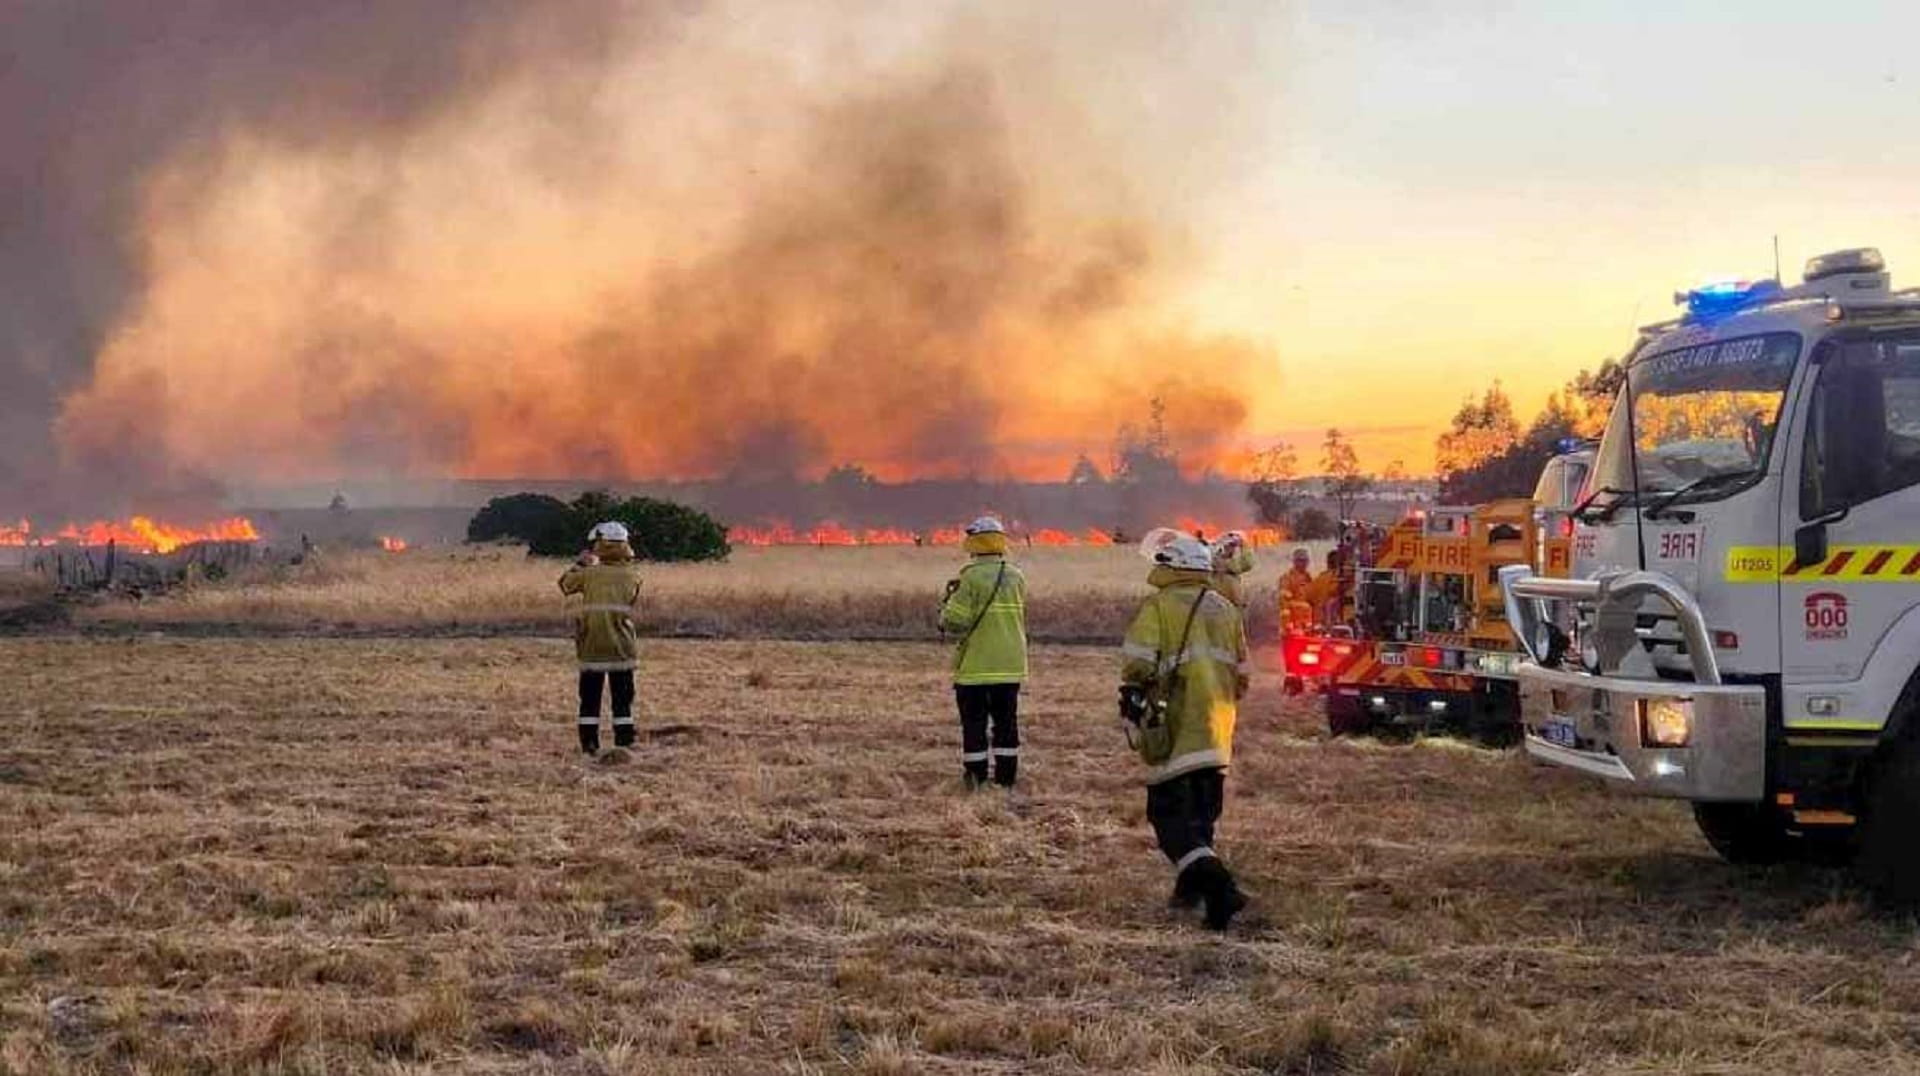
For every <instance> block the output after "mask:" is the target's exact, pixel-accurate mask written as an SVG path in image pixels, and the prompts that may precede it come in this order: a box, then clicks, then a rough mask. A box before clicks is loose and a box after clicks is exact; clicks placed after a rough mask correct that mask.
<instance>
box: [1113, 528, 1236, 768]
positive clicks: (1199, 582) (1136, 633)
mask: <svg viewBox="0 0 1920 1076" xmlns="http://www.w3.org/2000/svg"><path fill="white" fill-rule="evenodd" d="M1210 574H1211V573H1208V572H1202V571H1192V570H1182V569H1177V568H1168V567H1165V566H1161V567H1158V568H1155V569H1154V570H1153V572H1152V574H1151V575H1149V576H1148V577H1147V581H1148V582H1149V583H1151V584H1153V586H1154V593H1153V596H1152V597H1150V598H1148V599H1147V600H1146V601H1145V602H1142V603H1141V605H1140V611H1139V612H1137V613H1135V614H1134V617H1133V624H1132V625H1131V626H1130V627H1128V628H1127V640H1126V643H1125V645H1124V646H1123V647H1122V648H1121V654H1122V665H1121V670H1120V678H1121V680H1122V681H1123V682H1125V683H1128V684H1131V685H1134V686H1136V687H1141V688H1146V687H1148V686H1149V685H1151V684H1152V683H1153V682H1154V680H1155V679H1156V678H1158V677H1172V678H1173V680H1172V690H1171V691H1169V692H1168V695H1167V724H1168V726H1169V728H1170V729H1171V730H1172V732H1173V753H1172V755H1170V756H1169V757H1168V758H1167V760H1166V761H1165V762H1163V763H1160V764H1159V765H1157V766H1154V767H1152V768H1151V769H1149V770H1148V771H1147V783H1148V784H1159V783H1160V782H1162V781H1165V780H1169V779H1171V778H1174V777H1178V776H1180V775H1181V774H1184V773H1191V772H1193V771H1194V770H1204V769H1211V768H1225V767H1226V766H1227V765H1228V764H1229V763H1230V762H1231V761H1232V760H1233V726H1234V721H1235V720H1236V719H1237V717H1238V715H1239V709H1240V699H1241V697H1242V696H1244V695H1245V694H1246V693H1247V683H1248V674H1249V672H1250V662H1249V660H1248V656H1247V635H1246V628H1245V625H1244V624H1243V622H1242V621H1241V619H1240V610H1239V608H1238V607H1236V606H1235V605H1234V604H1233V603H1232V602H1231V601H1228V600H1227V599H1226V598H1225V597H1222V596H1221V595H1220V593H1219V592H1218V591H1216V590H1214V589H1213V588H1212V587H1211V586H1209V585H1208V584H1209V583H1210V582H1211V580H1210V578H1209V576H1210ZM1203 594H1204V596H1203ZM1189 613H1191V614H1193V627H1192V629H1191V630H1188V629H1187V616H1188V614H1189ZM1183 631H1185V632H1186V633H1187V648H1186V650H1185V651H1183V652H1180V653H1175V652H1174V650H1175V648H1177V647H1178V646H1179V645H1180V635H1181V633H1182V632H1183Z"/></svg>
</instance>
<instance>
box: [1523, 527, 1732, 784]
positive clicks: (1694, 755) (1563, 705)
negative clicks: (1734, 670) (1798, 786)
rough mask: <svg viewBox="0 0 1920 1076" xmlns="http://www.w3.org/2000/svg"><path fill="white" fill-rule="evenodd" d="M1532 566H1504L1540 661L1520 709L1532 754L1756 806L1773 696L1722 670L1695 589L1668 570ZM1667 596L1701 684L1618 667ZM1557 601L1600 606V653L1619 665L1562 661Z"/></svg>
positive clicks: (1534, 658)
mask: <svg viewBox="0 0 1920 1076" xmlns="http://www.w3.org/2000/svg"><path fill="white" fill-rule="evenodd" d="M1530 571H1531V570H1530V569H1529V568H1527V567H1526V566H1524V565H1510V566H1508V567H1505V568H1502V569H1501V570H1500V573H1499V580H1500V588H1501V591H1502V593H1503V596H1504V600H1505V603H1506V609H1507V623H1509V624H1510V625H1512V626H1513V629H1514V634H1515V635H1517V636H1518V637H1519V640H1520V645H1521V646H1522V648H1523V649H1524V650H1525V651H1526V654H1527V656H1528V658H1529V659H1530V660H1529V661H1527V662H1524V663H1522V664H1521V666H1520V670H1519V681H1520V715H1521V723H1522V725H1523V727H1524V729H1525V734H1526V736H1525V742H1526V748H1527V753H1528V754H1529V755H1531V756H1532V757H1534V758H1536V759H1538V760H1540V761H1543V762H1548V763H1552V764H1554V765H1559V766H1565V767H1568V768H1570V769H1575V770H1579V771H1581V772H1583V773H1588V774H1592V775H1594V776H1597V777H1603V778H1606V779H1608V780H1611V781H1618V782H1620V783H1622V784H1626V785H1630V786H1632V787H1633V788H1634V789H1635V790H1636V791H1639V792H1643V793H1646V794H1648V795H1655V796H1669V797H1675V798H1679V799H1689V800H1709V801H1728V802H1755V801H1758V800H1760V799H1761V798H1762V797H1763V796H1764V795H1765V793H1766V744H1767V737H1766V729H1767V702H1766V693H1765V691H1764V689H1762V688H1760V687H1759V686H1757V685H1729V684H1727V683H1725V682H1724V681H1723V680H1722V678H1721V675H1720V665H1719V661H1718V660H1717V658H1716V657H1715V655H1714V651H1713V636H1712V633H1711V632H1709V631H1708V630H1707V624H1706V617H1705V615H1704V614H1703V613H1702V612H1701V611H1700V605H1699V603H1698V602H1696V601H1694V599H1693V596H1692V595H1691V594H1689V593H1687V591H1686V590H1685V588H1683V587H1681V586H1680V584H1679V583H1677V582H1676V581H1674V580H1673V579H1671V578H1669V577H1667V576H1665V575H1662V574H1660V573H1658V572H1648V571H1620V572H1608V573H1603V574H1602V575H1600V576H1597V577H1595V578H1593V579H1550V578H1543V577H1539V576H1535V575H1532V574H1530ZM1649 595H1652V596H1655V597H1657V598H1659V599H1660V600H1661V602H1662V603H1664V604H1665V605H1667V606H1668V607H1669V608H1671V609H1672V610H1673V614H1674V616H1675V618H1676V620H1677V621H1678V622H1679V626H1680V632H1681V637H1682V638H1683V639H1684V640H1685V642H1686V649H1687V659H1688V662H1689V663H1690V664H1691V666H1692V671H1693V679H1692V681H1691V682H1688V681H1680V680H1666V679H1658V678H1654V677H1653V676H1652V675H1651V670H1649V675H1648V676H1645V677H1636V676H1626V675H1620V674H1619V673H1618V671H1617V670H1618V667H1619V665H1620V663H1621V662H1622V661H1623V660H1625V659H1626V658H1627V657H1628V656H1629V655H1630V654H1631V652H1632V651H1633V650H1634V649H1635V648H1637V647H1638V645H1639V641H1638V637H1637V636H1636V635H1635V633H1634V627H1633V625H1634V616H1635V614H1637V613H1638V611H1639V609H1640V606H1641V603H1642V602H1644V601H1645V600H1646V598H1647V597H1648V596H1649ZM1552 602H1568V603H1573V604H1576V605H1585V606H1591V607H1592V608H1593V609H1594V617H1593V623H1594V629H1593V631H1594V635H1595V638H1594V639H1593V640H1590V642H1592V643H1594V644H1595V645H1594V646H1593V652H1592V653H1589V654H1588V655H1586V658H1585V660H1587V661H1593V659H1594V658H1595V657H1598V659H1599V660H1598V661H1597V662H1595V663H1596V664H1598V665H1600V666H1601V667H1602V669H1610V670H1615V671H1613V672H1602V671H1589V670H1586V669H1582V668H1580V667H1579V666H1580V664H1581V662H1580V661H1577V660H1576V661H1574V662H1573V665H1574V667H1573V668H1553V667H1550V666H1548V664H1547V660H1548V659H1549V658H1550V657H1551V656H1552V655H1548V654H1546V653H1543V652H1542V650H1541V647H1542V646H1543V645H1544V643H1546V642H1547V641H1548V640H1547V636H1548V635H1549V634H1550V633H1549V632H1548V631H1547V627H1548V626H1549V625H1552V624H1553V620H1552V618H1551V617H1549V615H1548V606H1549V603H1552Z"/></svg>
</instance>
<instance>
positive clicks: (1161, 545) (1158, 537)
mask: <svg viewBox="0 0 1920 1076" xmlns="http://www.w3.org/2000/svg"><path fill="white" fill-rule="evenodd" d="M1192 537H1193V535H1191V534H1188V533H1187V532H1186V531H1177V530H1174V529H1173V528H1172V527H1155V528H1153V529H1152V530H1150V531H1148V532H1147V533H1146V534H1145V535H1143V536H1141V538H1140V555H1141V556H1143V557H1145V558H1147V559H1148V560H1151V561H1158V560H1159V559H1160V551H1161V550H1163V549H1165V548H1167V547H1168V546H1170V545H1172V544H1173V543H1175V542H1177V541H1179V540H1180V539H1182V538H1192Z"/></svg>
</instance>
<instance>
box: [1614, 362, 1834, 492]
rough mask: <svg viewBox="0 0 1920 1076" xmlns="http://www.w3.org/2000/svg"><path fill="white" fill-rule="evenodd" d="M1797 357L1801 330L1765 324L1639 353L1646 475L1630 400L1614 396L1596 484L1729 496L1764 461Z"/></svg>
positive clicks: (1634, 377)
mask: <svg viewBox="0 0 1920 1076" xmlns="http://www.w3.org/2000/svg"><path fill="white" fill-rule="evenodd" d="M1799 358H1800V335H1799V334H1798V333H1765V334H1762V335H1758V336H1744V337H1739V338H1736V339H1732V340H1716V341H1714V342H1712V343H1710V344H1700V345H1697V346H1694V347H1687V348H1681V349H1679V350H1675V351H1665V352H1661V353H1659V354H1655V355H1648V356H1643V357H1641V358H1638V359H1636V360H1634V363H1633V366H1632V368H1631V370H1630V371H1629V375H1628V383H1629V384H1630V385H1631V386H1632V389H1633V401H1632V407H1633V411H1632V416H1633V432H1634V440H1635V443H1636V444H1637V445H1638V446H1639V455H1640V459H1639V461H1638V463H1639V468H1638V469H1639V478H1640V480H1639V482H1638V483H1636V482H1635V481H1634V470H1635V467H1634V461H1633V460H1632V459H1631V458H1630V457H1629V455H1628V453H1627V416H1628V411H1627V407H1626V404H1625V400H1624V393H1623V394H1622V396H1623V399H1622V400H1621V401H1620V402H1617V403H1615V405H1614V408H1613V416H1612V418H1611V419H1609V420H1608V423H1607V432H1606V436H1605V437H1604V438H1603V439H1602V441H1601V444H1600V454H1599V459H1598V460H1597V461H1596V463H1595V467H1594V471H1595V473H1594V478H1593V484H1594V486H1595V488H1601V487H1610V488H1613V489H1620V490H1635V489H1637V491H1638V492H1639V493H1640V494H1642V495H1645V494H1652V493H1673V492H1674V491H1676V490H1680V489H1681V488H1682V487H1685V488H1686V492H1685V493H1684V494H1682V495H1681V497H1680V498H1676V499H1685V500H1690V501H1701V500H1711V499H1713V498H1715V497H1724V496H1727V495H1728V494H1730V493H1732V492H1734V491H1735V490H1737V489H1740V488H1742V486H1743V485H1744V484H1745V480H1746V479H1748V478H1757V477H1758V476H1759V474H1760V473H1761V472H1762V471H1764V470H1765V469H1766V466H1767V453H1768V452H1769V451H1770V450H1771V449H1772V447H1773V433H1774V426H1775V424H1777V423H1778V422H1779V421H1780V404H1781V401H1782V400H1783V399H1784V398H1785V396H1786V392H1787V382H1788V381H1789V380H1790V379H1791V378H1792V377H1793V368H1794V364H1795V363H1796V362H1798V361H1799Z"/></svg>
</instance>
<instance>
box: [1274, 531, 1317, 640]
mask: <svg viewBox="0 0 1920 1076" xmlns="http://www.w3.org/2000/svg"><path fill="white" fill-rule="evenodd" d="M1313 596H1314V590H1313V555H1312V554H1310V553H1308V552H1307V551H1306V548H1305V547H1300V548H1296V549H1295V550H1294V551H1293V566H1292V567H1290V568H1288V569H1287V573H1286V574H1285V575H1283V576H1281V577H1280V624H1281V626H1282V628H1283V629H1284V630H1288V631H1301V630H1304V629H1307V628H1310V627H1312V626H1313V621H1314V608H1313Z"/></svg>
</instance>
